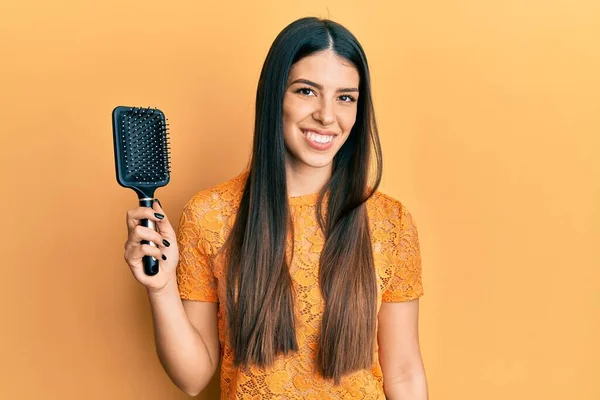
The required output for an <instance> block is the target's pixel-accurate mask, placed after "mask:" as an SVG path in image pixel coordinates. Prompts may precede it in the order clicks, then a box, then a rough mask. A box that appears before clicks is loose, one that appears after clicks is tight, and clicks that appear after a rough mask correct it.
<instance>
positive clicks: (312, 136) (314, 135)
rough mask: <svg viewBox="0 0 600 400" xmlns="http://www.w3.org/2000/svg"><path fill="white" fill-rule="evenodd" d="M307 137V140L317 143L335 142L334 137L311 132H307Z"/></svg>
mask: <svg viewBox="0 0 600 400" xmlns="http://www.w3.org/2000/svg"><path fill="white" fill-rule="evenodd" d="M305 135H306V137H307V138H309V139H310V140H312V141H315V142H317V143H329V142H331V141H332V140H333V136H331V135H319V134H318V133H314V132H311V131H307V132H306V133H305Z"/></svg>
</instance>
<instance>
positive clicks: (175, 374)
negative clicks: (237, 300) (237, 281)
mask: <svg viewBox="0 0 600 400" xmlns="http://www.w3.org/2000/svg"><path fill="white" fill-rule="evenodd" d="M148 296H149V299H150V305H151V308H152V316H153V323H154V335H155V342H156V351H157V354H158V358H159V360H160V362H161V364H162V366H163V368H164V369H165V371H166V372H167V374H168V375H169V377H170V378H171V380H172V381H173V383H175V384H176V385H177V386H178V387H179V388H180V389H181V390H183V391H184V392H185V393H187V394H188V395H190V396H195V395H197V394H198V393H200V392H201V391H202V390H203V389H204V387H206V385H208V383H209V382H210V379H211V378H212V376H213V375H214V373H215V371H216V370H217V366H218V364H219V337H218V328H217V303H209V302H202V301H190V300H183V301H182V300H181V299H180V297H179V291H178V289H177V286H176V283H175V279H173V284H172V285H170V286H168V287H167V288H166V289H165V290H164V291H163V292H161V293H148Z"/></svg>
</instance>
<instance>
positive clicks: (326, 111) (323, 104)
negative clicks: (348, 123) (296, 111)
mask: <svg viewBox="0 0 600 400" xmlns="http://www.w3.org/2000/svg"><path fill="white" fill-rule="evenodd" d="M313 118H314V119H316V120H317V121H319V122H320V123H321V125H331V124H333V123H334V122H335V113H334V110H333V102H332V101H331V100H328V99H326V98H325V96H323V97H322V98H321V101H320V102H319V106H318V107H317V109H316V110H315V112H314V113H313Z"/></svg>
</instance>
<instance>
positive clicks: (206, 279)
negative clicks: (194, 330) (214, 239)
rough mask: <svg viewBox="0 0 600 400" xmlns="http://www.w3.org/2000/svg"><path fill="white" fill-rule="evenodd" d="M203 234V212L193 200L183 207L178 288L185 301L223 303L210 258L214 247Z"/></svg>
mask: <svg viewBox="0 0 600 400" xmlns="http://www.w3.org/2000/svg"><path fill="white" fill-rule="evenodd" d="M202 232H203V230H202V225H201V221H200V219H199V211H198V209H197V207H196V206H195V202H194V198H192V200H190V201H189V202H188V203H187V204H186V205H185V206H184V207H183V211H182V213H181V217H180V219H179V228H178V229H177V245H178V247H179V264H178V266H177V270H176V273H177V285H178V286H179V294H180V297H181V298H182V299H189V300H198V301H208V302H213V303H215V302H218V301H219V300H218V295H217V280H216V279H215V276H214V274H213V269H212V257H211V256H210V255H211V253H212V252H211V246H210V244H209V243H208V241H207V240H206V238H205V237H204V235H203V234H202Z"/></svg>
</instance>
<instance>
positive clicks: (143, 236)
mask: <svg viewBox="0 0 600 400" xmlns="http://www.w3.org/2000/svg"><path fill="white" fill-rule="evenodd" d="M142 240H147V241H149V242H153V243H155V244H156V245H157V246H159V247H168V246H166V244H165V243H164V242H163V240H164V237H163V236H162V235H161V234H160V233H158V232H156V231H155V230H154V229H151V228H146V227H145V226H142V225H138V226H136V227H135V228H134V229H133V230H132V231H131V233H130V235H129V241H130V243H131V245H134V246H135V245H140V244H141V241H142Z"/></svg>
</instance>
